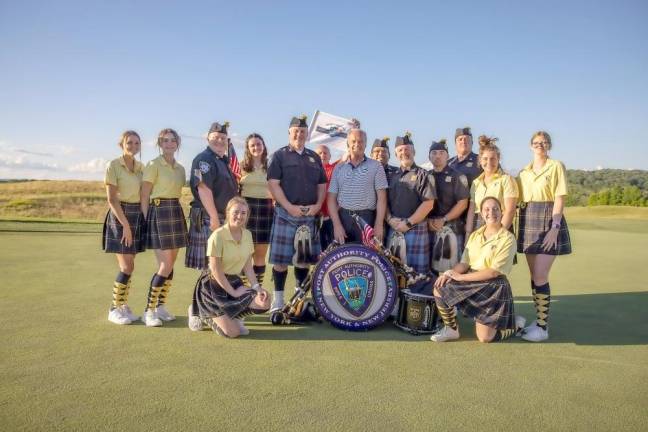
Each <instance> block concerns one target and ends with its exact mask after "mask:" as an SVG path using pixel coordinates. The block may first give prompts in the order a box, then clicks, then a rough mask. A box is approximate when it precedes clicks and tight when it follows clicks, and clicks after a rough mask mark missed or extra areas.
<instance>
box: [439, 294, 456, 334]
mask: <svg viewBox="0 0 648 432" xmlns="http://www.w3.org/2000/svg"><path fill="white" fill-rule="evenodd" d="M434 301H435V303H436V305H437V309H438V310H439V315H441V319H442V320H443V324H444V325H445V326H447V327H450V328H451V329H453V330H457V314H455V310H454V308H453V307H450V306H448V304H447V303H446V302H444V301H443V299H442V298H441V297H436V296H435V297H434Z"/></svg>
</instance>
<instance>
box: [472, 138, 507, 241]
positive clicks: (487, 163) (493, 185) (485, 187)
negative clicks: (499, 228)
mask: <svg viewBox="0 0 648 432" xmlns="http://www.w3.org/2000/svg"><path fill="white" fill-rule="evenodd" d="M496 142H497V138H495V137H492V138H491V137H487V136H485V135H482V136H480V137H479V164H480V166H481V167H482V169H483V170H484V172H483V173H481V174H480V175H479V177H477V178H476V179H475V180H474V181H473V183H472V186H471V187H470V206H469V207H468V217H467V221H466V241H468V238H469V237H470V233H472V232H473V231H474V230H476V229H478V228H480V227H481V226H482V225H484V220H483V219H482V218H481V215H480V213H479V208H480V205H481V202H482V200H483V199H484V197H487V196H493V197H495V198H497V199H498V200H499V202H500V203H502V205H503V206H504V208H503V209H502V225H503V226H504V228H506V229H508V230H510V229H511V226H512V225H513V219H514V218H515V209H516V208H517V202H518V196H519V192H518V187H517V183H516V182H515V179H514V178H513V177H511V176H510V175H508V174H506V173H505V172H504V171H503V170H502V167H501V165H500V161H501V153H500V149H499V147H498V146H497V144H495V143H496Z"/></svg>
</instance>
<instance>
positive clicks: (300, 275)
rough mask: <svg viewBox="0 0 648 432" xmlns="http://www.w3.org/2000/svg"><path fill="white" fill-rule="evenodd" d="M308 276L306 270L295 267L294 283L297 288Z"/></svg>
mask: <svg viewBox="0 0 648 432" xmlns="http://www.w3.org/2000/svg"><path fill="white" fill-rule="evenodd" d="M307 276H308V268H302V267H295V281H296V282H297V286H301V285H302V283H303V282H304V281H305V280H306V277H307Z"/></svg>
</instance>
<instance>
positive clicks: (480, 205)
mask: <svg viewBox="0 0 648 432" xmlns="http://www.w3.org/2000/svg"><path fill="white" fill-rule="evenodd" d="M486 201H495V202H496V203H497V206H498V207H499V209H500V211H502V203H501V202H500V200H498V199H497V198H496V197H494V196H487V197H484V199H482V202H481V203H480V204H479V213H481V212H482V210H484V203H485V202H486Z"/></svg>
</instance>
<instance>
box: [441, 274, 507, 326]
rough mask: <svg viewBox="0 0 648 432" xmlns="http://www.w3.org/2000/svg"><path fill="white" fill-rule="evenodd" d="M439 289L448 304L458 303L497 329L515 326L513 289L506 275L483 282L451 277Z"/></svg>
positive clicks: (482, 322)
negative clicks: (455, 279) (451, 278)
mask: <svg viewBox="0 0 648 432" xmlns="http://www.w3.org/2000/svg"><path fill="white" fill-rule="evenodd" d="M438 291H439V294H441V299H442V300H443V301H444V302H445V303H446V304H447V305H448V306H450V307H452V306H457V308H459V309H460V310H461V311H462V312H464V313H465V314H466V315H468V316H469V317H471V318H474V319H475V321H477V322H478V323H480V324H484V325H486V326H488V327H492V328H495V329H498V330H500V329H512V328H515V311H514V309H513V293H512V292H511V285H510V284H509V282H508V279H506V277H504V276H499V277H496V278H495V279H491V280H487V281H480V282H457V281H453V280H451V281H450V282H448V283H447V284H445V285H444V286H442V287H441V288H438Z"/></svg>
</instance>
